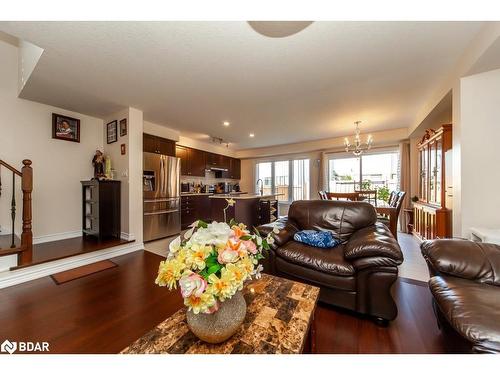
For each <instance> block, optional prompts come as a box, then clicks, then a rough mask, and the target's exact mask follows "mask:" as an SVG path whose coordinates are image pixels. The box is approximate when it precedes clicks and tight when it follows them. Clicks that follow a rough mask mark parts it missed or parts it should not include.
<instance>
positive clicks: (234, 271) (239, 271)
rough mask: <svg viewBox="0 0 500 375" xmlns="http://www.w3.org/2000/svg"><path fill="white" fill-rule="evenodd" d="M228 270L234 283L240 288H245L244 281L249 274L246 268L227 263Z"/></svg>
mask: <svg viewBox="0 0 500 375" xmlns="http://www.w3.org/2000/svg"><path fill="white" fill-rule="evenodd" d="M226 271H227V273H228V277H229V278H231V280H233V282H234V285H235V286H236V287H237V289H238V290H241V289H242V288H243V282H244V281H245V280H246V278H247V276H248V274H247V272H246V271H245V269H244V268H241V267H238V266H237V265H236V264H228V265H226Z"/></svg>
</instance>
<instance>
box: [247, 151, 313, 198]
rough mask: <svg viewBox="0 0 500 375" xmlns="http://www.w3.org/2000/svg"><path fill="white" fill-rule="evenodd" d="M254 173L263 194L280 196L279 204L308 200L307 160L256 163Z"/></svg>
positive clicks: (308, 178)
mask: <svg viewBox="0 0 500 375" xmlns="http://www.w3.org/2000/svg"><path fill="white" fill-rule="evenodd" d="M256 172H257V173H256V176H257V180H259V179H260V180H262V181H263V183H264V194H280V195H279V196H278V201H280V202H292V201H293V200H298V199H309V192H310V177H309V159H298V160H280V161H274V162H263V163H257V170H256ZM259 184H260V181H259ZM257 188H258V189H259V188H260V185H259V186H258V187H257Z"/></svg>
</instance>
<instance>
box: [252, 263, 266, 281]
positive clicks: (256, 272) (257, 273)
mask: <svg viewBox="0 0 500 375" xmlns="http://www.w3.org/2000/svg"><path fill="white" fill-rule="evenodd" d="M262 271H264V267H263V266H262V264H259V265H258V266H257V268H255V270H254V271H253V274H254V275H255V278H256V279H260V278H261V277H262V275H261V272H262Z"/></svg>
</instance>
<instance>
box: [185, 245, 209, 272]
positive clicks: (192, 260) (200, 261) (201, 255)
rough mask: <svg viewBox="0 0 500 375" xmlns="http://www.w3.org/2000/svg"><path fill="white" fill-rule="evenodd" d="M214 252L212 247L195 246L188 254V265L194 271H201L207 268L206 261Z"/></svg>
mask: <svg viewBox="0 0 500 375" xmlns="http://www.w3.org/2000/svg"><path fill="white" fill-rule="evenodd" d="M211 252H212V246H204V245H198V244H193V246H191V249H190V250H189V251H188V252H187V255H186V263H187V264H188V265H190V266H191V267H192V269H193V270H196V269H199V270H200V271H201V270H203V269H204V268H205V259H207V257H208V256H209V255H210V253H211Z"/></svg>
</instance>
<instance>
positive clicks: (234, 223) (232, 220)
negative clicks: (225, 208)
mask: <svg viewBox="0 0 500 375" xmlns="http://www.w3.org/2000/svg"><path fill="white" fill-rule="evenodd" d="M233 225H238V223H237V222H236V220H234V218H232V219H231V220H230V221H229V226H230V227H232V226H233Z"/></svg>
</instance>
